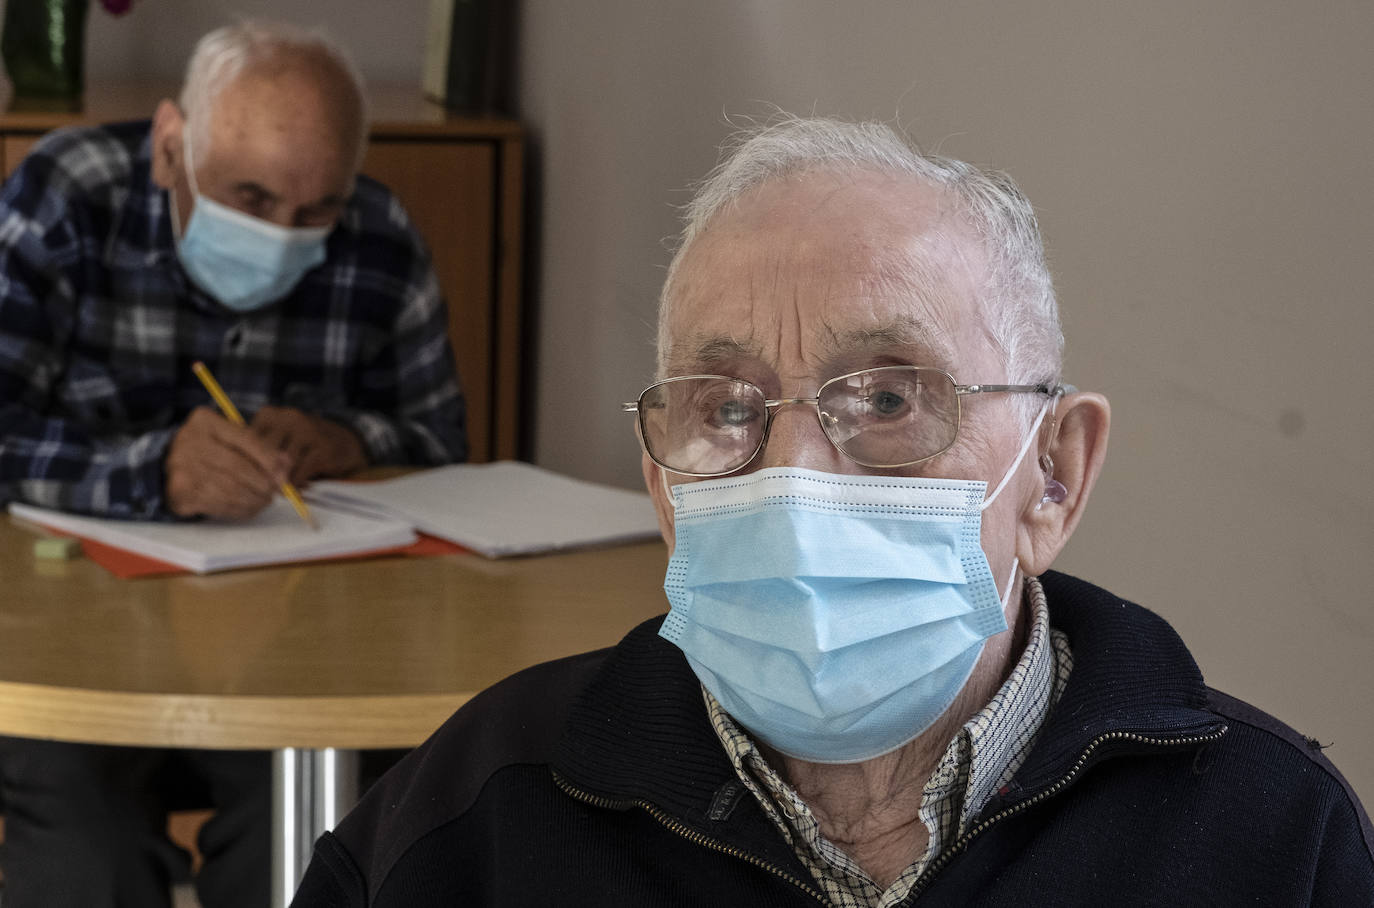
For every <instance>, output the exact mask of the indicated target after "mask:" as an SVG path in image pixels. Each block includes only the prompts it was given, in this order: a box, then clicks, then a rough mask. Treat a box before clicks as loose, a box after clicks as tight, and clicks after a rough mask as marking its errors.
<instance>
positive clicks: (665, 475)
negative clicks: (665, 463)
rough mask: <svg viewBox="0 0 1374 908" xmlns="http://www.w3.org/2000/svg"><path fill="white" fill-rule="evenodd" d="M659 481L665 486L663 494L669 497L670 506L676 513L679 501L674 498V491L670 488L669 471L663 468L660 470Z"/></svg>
mask: <svg viewBox="0 0 1374 908" xmlns="http://www.w3.org/2000/svg"><path fill="white" fill-rule="evenodd" d="M658 481H659V484H660V485H661V486H663V494H664V496H665V497H667V499H668V504H669V505H671V506H672V508H673V510H674V511H676V510H677V499H676V498H674V497H673V492H672V490H671V489H669V488H668V471H667V470H665V469H663V468H662V467H659V468H658Z"/></svg>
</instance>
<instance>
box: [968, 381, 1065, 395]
mask: <svg viewBox="0 0 1374 908" xmlns="http://www.w3.org/2000/svg"><path fill="white" fill-rule="evenodd" d="M1076 390H1078V389H1077V388H1075V387H1074V386H1073V385H1055V386H1054V387H1050V386H1049V385H1044V384H1041V385H955V386H954V393H956V394H989V393H994V392H1006V391H1026V392H1030V393H1033V394H1051V395H1053V396H1055V397H1063V396H1064V395H1065V394H1068V393H1071V392H1073V391H1076Z"/></svg>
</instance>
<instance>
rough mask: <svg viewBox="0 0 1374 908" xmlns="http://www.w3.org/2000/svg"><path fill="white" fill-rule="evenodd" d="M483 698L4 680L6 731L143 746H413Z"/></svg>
mask: <svg viewBox="0 0 1374 908" xmlns="http://www.w3.org/2000/svg"><path fill="white" fill-rule="evenodd" d="M475 694H476V691H464V692H457V693H429V694H395V695H385V694H383V695H374V694H369V695H359V696H348V695H332V696H252V695H235V694H162V693H144V692H135V691H106V690H91V689H85V688H71V687H58V686H54V685H46V684H33V683H29V682H18V681H0V728H3V729H4V731H5V733H6V734H10V735H15V736H19V737H27V738H41V739H47V740H54V741H70V742H76V743H84V744H115V745H132V746H141V747H178V748H213V749H219V750H260V749H261V750H275V749H280V748H284V747H299V748H323V747H336V748H345V749H365V748H381V747H387V748H392V747H413V746H415V745H416V744H419V743H421V742H422V741H424V740H425V739H426V738H428V737H429V736H430V734H432V733H433V732H434V731H435V729H437V728H438V727H439V726H440V725H441V724H443V722H444V720H445V719H447V718H448V717H449V716H450V715H452V713H453V712H454V710H456V709H457V708H458V707H460V706H462V705H463V704H464V703H466V702H467V701H468V700H470V699H472V697H473V696H474V695H475Z"/></svg>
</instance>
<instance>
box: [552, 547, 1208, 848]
mask: <svg viewBox="0 0 1374 908" xmlns="http://www.w3.org/2000/svg"><path fill="white" fill-rule="evenodd" d="M1041 581H1042V583H1044V585H1045V593H1046V597H1047V598H1048V601H1049V608H1050V623H1051V625H1052V626H1053V627H1055V628H1057V629H1059V630H1061V631H1063V632H1064V633H1065V634H1066V635H1068V638H1069V642H1070V645H1071V647H1072V650H1073V656H1074V666H1073V672H1072V674H1070V676H1069V682H1068V685H1067V687H1066V688H1065V690H1064V693H1063V696H1062V697H1061V698H1060V700H1059V702H1058V703H1057V704H1056V705H1055V707H1054V709H1053V710H1052V711H1051V713H1050V716H1049V718H1048V719H1047V720H1046V723H1045V725H1044V726H1043V728H1042V730H1041V734H1040V738H1039V740H1038V741H1037V743H1036V745H1035V747H1034V748H1033V749H1032V751H1031V753H1030V754H1029V755H1028V756H1027V760H1026V762H1025V764H1023V766H1022V768H1021V770H1020V771H1019V772H1018V773H1017V776H1016V780H1015V782H1014V789H1015V796H1014V798H1013V799H1014V800H1021V799H1022V798H1023V797H1031V796H1033V795H1034V794H1035V793H1037V792H1038V791H1041V790H1043V789H1045V788H1048V787H1050V786H1052V785H1053V784H1055V782H1056V781H1057V780H1059V779H1061V778H1063V777H1064V776H1065V775H1066V774H1070V773H1071V771H1072V770H1073V769H1074V767H1075V764H1076V763H1077V762H1078V761H1079V760H1080V758H1081V757H1082V756H1083V755H1084V754H1085V752H1089V753H1092V754H1095V755H1096V756H1106V755H1108V754H1110V753H1116V752H1119V750H1120V749H1121V748H1122V746H1136V745H1137V744H1138V742H1136V741H1135V739H1134V738H1126V737H1125V736H1126V735H1131V736H1135V737H1139V738H1147V739H1151V740H1167V741H1174V740H1186V739H1188V738H1190V737H1194V736H1198V735H1205V734H1215V733H1216V732H1217V731H1218V730H1219V729H1220V728H1221V726H1222V723H1221V721H1220V720H1219V719H1218V717H1217V716H1216V715H1215V714H1214V713H1211V712H1208V711H1206V709H1205V702H1206V696H1207V689H1206V687H1205V685H1204V684H1203V681H1202V675H1201V673H1200V672H1199V671H1198V668H1197V664H1196V663H1195V662H1194V661H1193V658H1192V656H1191V655H1189V653H1188V651H1187V649H1186V648H1185V647H1184V645H1183V641H1182V640H1180V639H1179V637H1178V635H1177V634H1176V633H1175V632H1174V631H1173V629H1172V628H1170V627H1169V625H1168V624H1167V623H1165V621H1164V620H1163V619H1162V618H1159V617H1158V616H1157V615H1154V614H1153V613H1151V612H1149V611H1147V610H1145V609H1143V608H1141V607H1140V606H1137V605H1133V604H1131V603H1129V602H1126V601H1124V600H1122V599H1120V598H1118V597H1116V596H1113V595H1112V594H1111V593H1108V592H1107V591H1106V590H1102V589H1099V588H1098V587H1095V586H1093V585H1091V584H1088V583H1085V582H1083V581H1081V580H1077V579H1074V578H1072V577H1069V576H1067V575H1064V574H1058V573H1055V572H1049V573H1047V574H1046V575H1044V576H1043V577H1042V578H1041ZM661 623H662V618H656V619H653V620H651V621H648V622H645V623H644V624H642V625H640V626H639V627H637V628H636V629H635V630H633V631H632V632H631V633H630V634H629V635H628V636H627V637H626V638H625V639H624V640H623V641H621V643H620V645H619V646H617V647H616V648H615V649H614V650H613V651H612V652H611V654H610V655H609V656H608V658H607V660H606V663H605V664H604V666H603V667H602V669H601V671H600V672H599V673H598V675H597V676H596V677H595V678H594V679H593V681H592V682H591V684H589V685H588V687H587V688H586V690H585V691H584V692H583V693H582V695H581V696H580V697H579V699H578V702H577V703H576V704H575V705H574V707H573V711H572V714H571V718H570V721H569V723H568V725H567V728H566V731H565V733H564V735H563V737H562V739H561V741H560V742H559V745H558V749H557V751H556V754H555V758H554V769H555V771H557V772H558V773H559V775H560V776H561V777H562V778H563V779H564V780H566V781H567V782H568V783H569V784H570V785H572V786H574V787H576V788H578V789H579V790H581V791H583V792H584V793H586V794H590V795H593V796H595V797H597V798H601V799H606V800H607V801H610V802H625V803H626V806H628V804H630V803H634V802H642V803H645V804H651V805H655V806H657V807H658V808H660V809H662V810H664V811H665V812H667V813H669V814H671V815H673V816H675V817H677V818H679V819H681V820H683V821H684V822H688V823H691V824H694V825H696V824H709V825H715V823H714V821H713V817H714V818H718V816H719V813H720V808H721V804H720V801H721V798H722V797H723V793H724V792H726V791H728V789H729V785H730V783H731V782H736V783H737V780H736V777H735V775H734V769H733V768H732V767H731V766H730V763H729V760H728V759H727V757H726V755H725V751H724V748H723V747H722V746H721V744H720V741H719V740H718V739H717V738H716V735H715V732H714V731H713V730H712V728H711V724H710V721H709V719H708V718H707V713H706V706H705V704H704V702H703V700H702V695H701V686H700V682H698V680H697V678H696V675H695V674H693V672H692V670H691V668H690V667H689V666H688V665H687V662H686V659H685V658H684V657H683V656H682V653H681V651H680V650H678V649H677V648H676V647H675V646H673V645H672V644H671V643H668V642H667V641H665V640H663V639H662V638H661V637H659V636H658V628H659V626H660V624H661ZM1079 768H1081V767H1079ZM745 800H748V799H747V798H746V799H745Z"/></svg>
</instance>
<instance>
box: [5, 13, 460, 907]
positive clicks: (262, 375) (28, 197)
mask: <svg viewBox="0 0 1374 908" xmlns="http://www.w3.org/2000/svg"><path fill="white" fill-rule="evenodd" d="M365 136H366V109H365V101H364V93H363V86H362V82H361V79H360V78H359V76H358V74H357V72H356V70H355V68H354V67H353V66H352V64H351V63H350V62H349V60H348V59H347V57H346V55H345V54H344V53H343V52H342V50H341V49H340V48H338V47H337V46H336V45H334V44H333V43H332V42H330V41H329V40H328V39H327V38H325V37H323V36H321V35H319V34H318V33H315V32H311V31H307V30H303V29H298V28H294V27H290V26H286V25H280V24H273V23H265V22H247V23H242V24H239V25H234V26H230V27H226V28H223V29H219V30H217V31H214V32H211V33H210V34H208V35H206V36H205V37H204V38H202V39H201V41H200V42H199V43H198V44H197V46H196V49H195V51H194V53H193V55H192V57H191V60H190V62H189V64H188V67H187V75H186V80H185V83H184V86H183V90H182V93H181V96H180V99H179V102H176V103H174V102H172V101H170V100H167V101H163V102H162V103H161V104H160V105H159V106H158V108H157V110H156V114H155V116H154V119H153V121H152V123H151V124H149V123H148V122H146V121H145V122H134V123H121V124H112V125H109V126H104V127H96V128H75V129H67V130H60V131H58V132H56V133H53V134H51V135H49V136H47V137H45V138H44V139H43V140H42V141H41V142H40V143H39V144H38V145H37V146H36V147H35V148H34V150H33V151H32V153H30V154H29V155H28V156H27V158H26V159H25V160H24V162H23V163H22V165H21V166H20V167H19V169H18V171H17V172H16V173H15V174H14V175H13V176H12V177H11V178H10V179H9V180H7V181H6V183H5V186H4V190H3V193H2V194H0V291H2V292H0V425H3V426H4V433H3V436H2V437H0V503H3V502H5V501H7V500H11V499H19V500H26V501H30V502H34V503H37V504H40V505H47V506H50V507H58V508H64V509H68V510H73V511H81V512H86V513H94V514H100V515H105V516H112V517H123V518H129V519H153V520H157V519H163V520H166V519H182V518H194V517H199V516H212V517H227V518H236V517H245V516H250V515H252V514H255V513H257V512H258V511H260V510H261V509H262V508H264V507H265V506H266V505H267V504H268V503H269V502H270V500H271V499H272V497H273V495H274V494H275V492H276V490H277V488H278V487H279V485H280V483H281V481H282V480H285V479H288V478H289V479H291V480H293V481H295V482H305V481H308V480H311V479H313V478H316V477H321V476H338V475H343V474H346V473H349V472H352V471H354V470H357V469H359V468H361V467H364V466H367V465H369V464H381V463H407V464H440V463H447V462H452V461H457V460H462V459H463V458H464V457H465V456H466V437H465V432H464V409H463V398H462V395H461V393H460V390H459V388H458V384H457V377H456V372H455V368H454V362H453V353H452V350H451V348H450V346H449V343H448V334H447V316H446V311H445V306H444V303H443V300H442V298H441V296H440V294H439V289H438V282H437V280H436V278H435V275H434V271H433V269H432V267H431V265H430V259H429V254H428V252H427V251H426V249H425V248H424V244H423V242H422V241H421V239H420V237H419V236H418V234H417V233H416V231H415V229H414V228H413V226H412V225H411V224H410V222H409V220H408V219H407V217H406V215H405V213H404V212H403V211H402V209H401V207H400V205H399V204H398V203H397V201H396V199H395V198H394V197H393V196H392V195H391V194H390V193H389V192H387V190H386V189H385V188H383V187H382V186H380V185H379V184H378V183H376V182H374V181H371V180H369V179H367V178H366V177H363V176H359V175H358V168H359V166H360V164H361V162H362V159H363V151H364V143H365ZM197 360H201V361H203V362H205V363H206V364H207V365H208V366H209V368H210V370H211V372H212V373H214V375H215V376H216V377H217V378H218V380H219V382H220V383H221V385H222V386H223V387H224V389H225V391H226V392H227V394H228V396H229V398H230V399H231V400H233V401H234V402H235V403H236V404H237V406H238V408H239V409H240V410H241V411H243V413H244V414H245V416H246V417H247V418H248V420H249V424H248V425H247V426H246V427H240V426H237V425H235V424H233V423H231V422H229V421H228V420H226V419H225V418H223V417H222V416H221V415H220V414H219V413H218V412H217V411H216V409H215V408H214V406H213V404H212V403H211V401H210V398H209V396H208V394H207V392H206V390H205V389H204V388H203V387H202V386H201V385H200V383H199V381H198V380H197V378H196V377H195V376H194V375H193V374H192V371H191V364H192V363H193V362H195V361H197ZM224 645H226V646H232V645H234V644H233V641H224ZM268 767H269V764H268V758H267V756H266V755H265V754H262V753H204V752H195V751H190V752H182V753H162V752H155V751H150V750H140V749H134V748H101V747H83V746H77V745H65V744H55V743H42V742H29V741H21V740H16V739H4V740H3V741H0V775H2V776H3V800H4V803H5V815H6V817H5V818H6V829H5V852H4V857H5V860H4V879H5V896H4V901H5V905H6V908H24V906H29V905H42V906H49V908H51V906H63V905H72V906H81V908H99V906H139V908H142V906H149V905H154V906H155V905H158V904H165V903H166V902H167V900H168V891H169V889H168V880H169V878H171V877H174V876H177V875H179V871H178V869H177V865H178V863H180V862H181V856H179V855H177V854H176V853H175V852H174V851H173V850H172V849H171V846H170V843H168V842H167V841H166V836H165V835H164V834H163V830H164V829H165V822H166V820H165V813H166V811H165V807H166V799H165V798H164V797H163V795H164V794H166V792H167V790H168V789H169V788H170V787H173V780H177V781H178V782H179V781H180V780H183V779H185V780H189V781H190V782H193V783H195V786H198V787H201V788H204V789H206V793H208V796H209V798H210V800H211V801H212V802H213V803H214V804H215V805H216V806H217V807H218V808H219V809H218V811H217V812H216V814H215V816H214V818H213V819H212V820H211V821H210V822H209V823H208V824H206V826H205V828H204V829H203V831H202V834H201V840H200V846H201V850H202V853H203V855H204V857H205V865H204V870H203V872H202V874H201V876H200V880H199V891H200V898H201V902H202V904H204V905H205V906H207V908H213V906H236V908H244V906H253V905H263V904H266V902H267V892H268V887H269V880H268V876H269V873H270V870H269V859H268V855H269V845H270V835H269V832H268V830H269V814H270V806H269V805H270V797H269V768H268Z"/></svg>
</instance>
